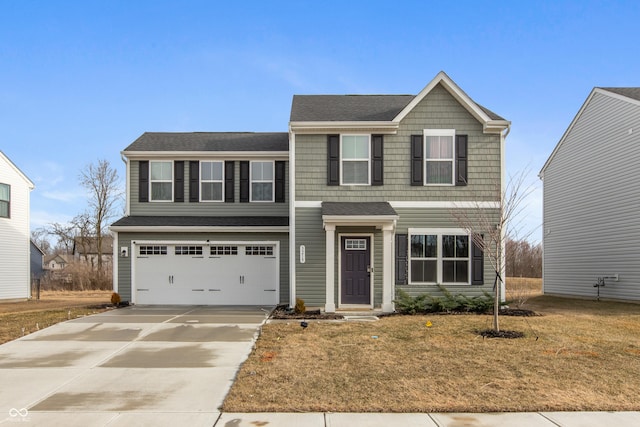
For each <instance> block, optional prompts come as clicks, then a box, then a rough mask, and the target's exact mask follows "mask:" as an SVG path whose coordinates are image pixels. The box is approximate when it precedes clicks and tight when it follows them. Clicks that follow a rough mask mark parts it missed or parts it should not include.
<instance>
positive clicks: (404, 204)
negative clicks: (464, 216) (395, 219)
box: [389, 200, 500, 209]
mask: <svg viewBox="0 0 640 427" xmlns="http://www.w3.org/2000/svg"><path fill="white" fill-rule="evenodd" d="M389 204H390V205H391V207H392V208H394V209H395V208H419V209H500V202H499V201H497V200H496V201H403V200H401V201H389Z"/></svg>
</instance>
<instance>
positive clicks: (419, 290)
mask: <svg viewBox="0 0 640 427" xmlns="http://www.w3.org/2000/svg"><path fill="white" fill-rule="evenodd" d="M396 212H398V215H399V216H400V219H399V220H398V223H397V226H396V234H408V232H409V228H461V227H460V225H459V224H458V223H457V221H456V219H455V218H454V217H453V215H452V212H451V211H450V210H449V209H418V208H403V209H396ZM468 215H469V217H470V218H474V217H482V218H486V219H489V220H491V219H493V221H494V222H496V223H497V222H498V219H499V218H500V211H499V210H497V209H493V210H488V209H487V210H478V209H470V210H469V212H468ZM479 231H480V230H479ZM495 275H496V273H495V270H494V268H493V265H492V263H491V260H490V258H489V257H488V256H487V254H486V253H485V258H484V284H483V285H449V286H447V289H448V290H449V291H450V292H451V293H453V294H454V295H455V294H458V293H460V294H464V295H467V296H470V297H473V296H481V295H483V292H488V293H490V294H493V282H494V280H495ZM398 289H402V290H403V291H405V292H407V293H408V294H409V295H411V296H417V295H420V294H424V293H428V294H430V295H434V296H437V295H440V294H441V293H442V292H441V291H440V289H439V288H438V286H437V285H396V292H397V290H398Z"/></svg>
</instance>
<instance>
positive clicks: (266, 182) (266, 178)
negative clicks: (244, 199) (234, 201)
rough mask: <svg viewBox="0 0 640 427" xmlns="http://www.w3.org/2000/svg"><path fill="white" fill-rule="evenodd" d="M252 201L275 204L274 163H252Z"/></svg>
mask: <svg viewBox="0 0 640 427" xmlns="http://www.w3.org/2000/svg"><path fill="white" fill-rule="evenodd" d="M250 180H251V201H252V202H273V187H274V186H273V162H251V177H250Z"/></svg>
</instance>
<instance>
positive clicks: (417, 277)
mask: <svg viewBox="0 0 640 427" xmlns="http://www.w3.org/2000/svg"><path fill="white" fill-rule="evenodd" d="M410 242H411V249H410V253H409V255H410V260H409V277H410V283H412V284H417V283H447V284H453V283H458V284H469V267H470V250H469V235H468V234H462V231H457V230H451V231H449V230H445V231H441V232H437V231H433V232H432V231H430V230H410Z"/></svg>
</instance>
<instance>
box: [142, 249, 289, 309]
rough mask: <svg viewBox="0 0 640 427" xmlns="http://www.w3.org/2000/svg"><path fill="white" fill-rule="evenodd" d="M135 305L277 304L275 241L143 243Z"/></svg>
mask: <svg viewBox="0 0 640 427" xmlns="http://www.w3.org/2000/svg"><path fill="white" fill-rule="evenodd" d="M134 257H135V259H134V260H133V261H134V273H133V278H134V282H133V286H134V289H135V298H134V302H135V303H136V304H196V305H275V304H277V303H278V284H279V280H278V251H277V244H275V243H272V242H269V243H263V242H259V243H240V244H238V243H233V244H229V243H207V244H194V243H185V244H181V243H176V244H156V243H139V244H136V245H135V247H134Z"/></svg>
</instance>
